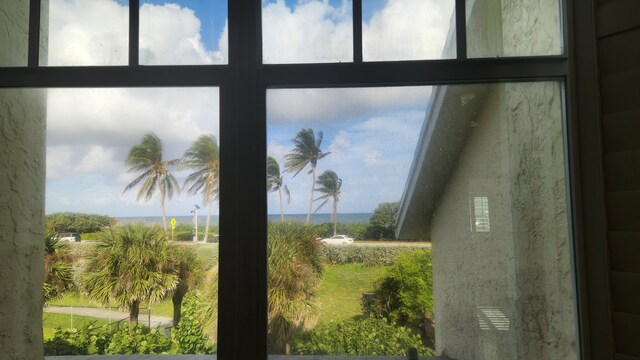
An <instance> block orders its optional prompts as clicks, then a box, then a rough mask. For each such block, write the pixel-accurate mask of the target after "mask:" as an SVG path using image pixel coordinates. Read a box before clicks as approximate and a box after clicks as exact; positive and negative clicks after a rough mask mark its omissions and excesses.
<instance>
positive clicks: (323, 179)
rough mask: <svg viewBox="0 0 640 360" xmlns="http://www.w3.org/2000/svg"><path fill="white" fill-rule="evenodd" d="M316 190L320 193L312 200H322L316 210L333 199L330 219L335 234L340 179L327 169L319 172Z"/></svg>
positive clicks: (340, 185)
mask: <svg viewBox="0 0 640 360" xmlns="http://www.w3.org/2000/svg"><path fill="white" fill-rule="evenodd" d="M316 185H317V187H316V191H317V192H319V193H321V194H322V195H321V196H319V197H318V198H316V199H315V200H314V201H318V200H324V201H323V202H322V204H320V206H318V208H317V209H316V211H318V210H320V208H321V207H323V206H324V204H326V203H327V202H328V201H329V200H331V199H333V211H332V212H331V221H332V222H333V235H335V234H336V230H337V225H338V201H339V200H340V188H341V187H342V179H340V178H339V177H338V175H337V174H336V173H335V172H333V171H331V170H327V171H325V172H323V173H322V174H320V176H319V177H318V181H316Z"/></svg>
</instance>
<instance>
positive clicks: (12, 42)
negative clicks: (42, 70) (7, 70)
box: [0, 0, 29, 66]
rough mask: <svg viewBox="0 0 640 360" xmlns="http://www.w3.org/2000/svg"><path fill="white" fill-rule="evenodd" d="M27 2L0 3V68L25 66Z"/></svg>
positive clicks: (25, 0) (27, 22)
mask: <svg viewBox="0 0 640 360" xmlns="http://www.w3.org/2000/svg"><path fill="white" fill-rule="evenodd" d="M28 14H29V1H28V0H11V1H0V45H2V46H0V49H2V52H1V53H0V66H26V65H27V47H28V36H29V35H28V32H27V29H28V28H29V18H28Z"/></svg>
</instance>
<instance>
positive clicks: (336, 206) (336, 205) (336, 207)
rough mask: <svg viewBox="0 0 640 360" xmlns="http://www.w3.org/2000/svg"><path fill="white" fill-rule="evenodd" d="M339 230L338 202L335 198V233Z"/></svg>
mask: <svg viewBox="0 0 640 360" xmlns="http://www.w3.org/2000/svg"><path fill="white" fill-rule="evenodd" d="M337 230H338V202H337V201H336V199H333V235H335V234H336V232H337Z"/></svg>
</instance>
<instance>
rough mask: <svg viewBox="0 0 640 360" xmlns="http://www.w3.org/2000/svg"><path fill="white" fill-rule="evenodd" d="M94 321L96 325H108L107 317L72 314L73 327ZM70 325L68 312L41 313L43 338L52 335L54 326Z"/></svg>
mask: <svg viewBox="0 0 640 360" xmlns="http://www.w3.org/2000/svg"><path fill="white" fill-rule="evenodd" d="M92 323H94V324H95V325H96V326H102V325H108V324H109V320H108V319H98V318H93V317H89V316H79V315H74V316H73V327H74V328H79V327H82V326H86V325H89V324H92ZM70 327H71V315H69V314H54V313H44V314H42V331H43V333H44V334H43V335H44V339H45V340H47V339H50V338H52V337H53V333H54V330H55V329H56V328H62V329H66V328H70Z"/></svg>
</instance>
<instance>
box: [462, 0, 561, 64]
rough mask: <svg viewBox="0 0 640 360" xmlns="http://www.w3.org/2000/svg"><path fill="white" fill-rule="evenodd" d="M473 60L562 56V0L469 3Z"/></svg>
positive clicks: (469, 44)
mask: <svg viewBox="0 0 640 360" xmlns="http://www.w3.org/2000/svg"><path fill="white" fill-rule="evenodd" d="M466 2H467V19H468V20H467V54H468V56H469V57H496V56H531V55H559V54H561V53H562V28H561V23H560V1H559V0H536V1H529V0H466Z"/></svg>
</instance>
